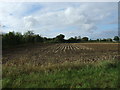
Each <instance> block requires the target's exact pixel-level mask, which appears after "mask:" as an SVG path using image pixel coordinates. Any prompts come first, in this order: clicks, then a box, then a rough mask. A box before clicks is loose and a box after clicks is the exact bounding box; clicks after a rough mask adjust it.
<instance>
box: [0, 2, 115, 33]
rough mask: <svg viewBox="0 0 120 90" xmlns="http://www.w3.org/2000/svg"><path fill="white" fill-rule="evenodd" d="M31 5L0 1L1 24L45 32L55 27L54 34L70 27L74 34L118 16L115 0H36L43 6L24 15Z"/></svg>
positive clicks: (52, 31)
mask: <svg viewBox="0 0 120 90" xmlns="http://www.w3.org/2000/svg"><path fill="white" fill-rule="evenodd" d="M35 4H36V3H35ZM32 5H33V4H31V3H27V4H26V3H0V13H1V14H0V22H1V24H3V25H6V26H8V27H11V28H10V29H14V30H17V31H22V32H24V31H25V30H29V29H32V30H34V31H35V32H36V33H41V34H43V33H47V34H48V35H49V33H50V32H51V33H54V32H55V33H56V32H57V30H58V29H59V30H60V29H61V31H58V32H57V33H60V32H64V30H65V29H66V28H69V27H71V26H73V27H74V31H77V33H79V32H80V33H81V32H82V33H92V32H94V31H95V30H97V25H99V24H103V23H109V22H108V21H109V20H112V18H111V16H112V15H115V16H117V3H40V4H38V3H37V5H41V6H42V9H41V10H38V11H36V12H34V13H31V14H28V15H27V12H28V11H29V10H30V8H31V7H32ZM107 19H109V20H107ZM6 30H7V29H6ZM74 31H73V32H74ZM66 32H71V31H69V30H67V31H66ZM66 34H67V33H66Z"/></svg>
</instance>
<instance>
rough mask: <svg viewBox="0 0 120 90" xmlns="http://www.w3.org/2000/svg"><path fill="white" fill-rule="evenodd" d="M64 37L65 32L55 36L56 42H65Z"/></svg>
mask: <svg viewBox="0 0 120 90" xmlns="http://www.w3.org/2000/svg"><path fill="white" fill-rule="evenodd" d="M64 37H65V36H64V35H63V34H60V35H58V36H56V37H55V38H54V42H57V43H60V42H64Z"/></svg>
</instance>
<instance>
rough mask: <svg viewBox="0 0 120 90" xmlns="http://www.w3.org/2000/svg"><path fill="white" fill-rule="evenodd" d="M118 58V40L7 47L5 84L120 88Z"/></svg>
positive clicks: (3, 80) (3, 81)
mask: <svg viewBox="0 0 120 90" xmlns="http://www.w3.org/2000/svg"><path fill="white" fill-rule="evenodd" d="M118 59H119V55H118V44H117V43H61V44H58V43H57V44H39V43H38V44H31V45H30V44H29V45H21V46H17V47H14V48H13V47H12V48H11V49H10V48H9V49H7V48H6V49H4V50H3V59H2V63H3V65H2V66H3V67H2V69H3V70H2V71H3V72H2V84H3V88H108V87H109V88H116V87H120V84H119V80H118V79H119V78H118V73H119V72H118V70H119V68H120V67H119V66H120V62H118ZM117 63H118V64H117ZM91 82H92V83H91Z"/></svg>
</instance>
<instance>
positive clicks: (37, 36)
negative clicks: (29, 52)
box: [34, 35, 44, 42]
mask: <svg viewBox="0 0 120 90" xmlns="http://www.w3.org/2000/svg"><path fill="white" fill-rule="evenodd" d="M43 40H44V39H43V37H41V36H39V35H34V42H43Z"/></svg>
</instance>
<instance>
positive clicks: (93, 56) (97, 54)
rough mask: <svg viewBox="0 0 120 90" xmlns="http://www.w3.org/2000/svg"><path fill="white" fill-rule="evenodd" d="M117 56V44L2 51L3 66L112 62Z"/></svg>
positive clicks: (75, 44)
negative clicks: (66, 62)
mask: <svg viewBox="0 0 120 90" xmlns="http://www.w3.org/2000/svg"><path fill="white" fill-rule="evenodd" d="M118 57H119V56H118V43H62V44H35V45H31V46H26V45H25V46H19V47H16V48H11V49H6V50H3V61H2V62H3V64H11V63H12V64H16V65H21V64H26V63H29V62H30V63H31V62H32V64H34V65H46V64H48V63H52V64H56V63H59V64H60V63H63V62H65V61H68V62H74V61H79V62H83V63H86V62H96V61H99V60H113V59H117V58H118ZM18 62H19V63H18Z"/></svg>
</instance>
